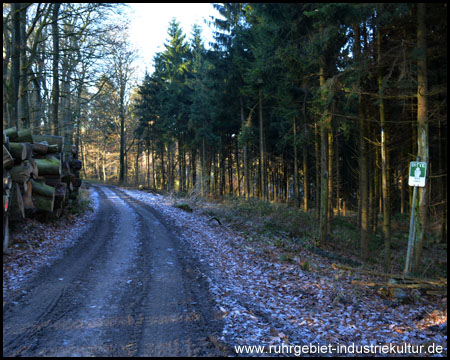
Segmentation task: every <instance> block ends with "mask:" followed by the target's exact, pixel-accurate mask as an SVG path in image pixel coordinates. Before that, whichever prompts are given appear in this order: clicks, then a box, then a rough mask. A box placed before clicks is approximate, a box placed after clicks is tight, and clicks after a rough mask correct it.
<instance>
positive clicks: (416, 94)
mask: <svg viewBox="0 0 450 360" xmlns="http://www.w3.org/2000/svg"><path fill="white" fill-rule="evenodd" d="M214 6H215V7H216V9H217V10H218V11H219V12H220V13H221V15H222V16H223V18H224V19H210V21H211V24H210V25H211V26H213V27H214V28H215V30H216V33H215V42H214V43H213V44H208V46H205V44H204V42H203V39H202V34H201V30H200V28H199V27H198V26H194V27H193V29H192V31H191V33H190V37H189V38H187V35H186V34H185V33H183V31H182V29H181V27H180V25H179V23H178V22H177V21H176V19H174V20H173V21H172V22H171V23H170V24H169V30H168V37H167V42H166V43H165V45H164V50H163V51H161V52H160V53H157V54H156V56H155V57H154V59H147V60H148V62H149V63H150V62H152V63H153V65H154V68H155V71H154V72H153V73H151V74H149V73H147V74H146V75H145V78H144V80H143V81H142V82H141V83H139V84H135V83H134V82H133V79H134V76H135V75H136V74H135V73H134V72H135V70H134V62H135V60H136V57H137V53H136V51H134V50H133V49H131V47H130V46H129V41H128V40H127V36H126V28H127V24H126V20H124V18H126V16H123V14H124V13H122V12H123V11H124V10H125V8H124V6H123V5H118V4H97V3H90V4H81V3H51V4H44V3H39V4H38V3H7V4H5V3H4V4H3V128H4V129H5V128H7V127H12V126H16V127H17V128H18V129H23V128H32V129H33V133H35V134H39V133H47V134H53V135H60V136H64V137H65V141H66V143H73V144H75V145H77V146H78V149H79V153H80V159H81V160H82V161H83V164H84V166H83V175H84V177H85V178H89V179H97V180H100V181H103V182H115V183H119V184H122V185H126V184H134V185H145V186H147V187H150V188H154V189H158V190H164V191H167V192H173V191H175V192H177V193H179V194H193V193H196V194H199V195H202V196H210V197H218V196H219V197H221V196H234V197H241V198H244V199H250V198H258V199H261V200H263V201H271V202H285V203H288V204H290V205H291V206H294V207H296V208H298V209H299V210H298V211H304V212H308V213H313V214H315V215H316V216H315V219H316V220H317V228H318V235H317V243H318V244H319V245H320V246H326V245H327V243H329V242H330V241H332V239H333V228H332V224H333V218H334V217H336V216H340V215H346V214H350V213H352V214H356V217H357V220H356V222H357V226H358V229H359V231H360V238H359V244H358V245H359V251H360V257H361V259H363V260H367V258H368V257H369V255H370V251H371V250H370V249H371V248H370V239H371V238H372V236H373V235H374V234H376V233H377V232H379V233H380V234H381V236H382V239H383V242H384V247H383V248H384V255H383V257H384V268H385V270H386V271H389V270H390V269H391V264H390V262H391V259H392V256H391V226H392V225H391V219H392V217H393V216H394V215H395V214H399V213H400V214H406V213H409V212H410V210H411V204H412V187H409V186H408V166H409V162H410V161H415V160H416V159H417V157H418V156H419V157H420V159H421V161H425V162H427V164H428V165H427V183H426V186H425V187H423V188H419V191H418V196H417V199H418V200H417V211H416V222H415V223H416V232H415V236H416V242H415V248H414V255H415V258H414V262H413V267H414V269H415V270H417V269H419V268H420V265H421V255H422V248H423V245H424V243H426V242H430V241H438V242H439V241H440V242H443V243H446V241H447V234H446V231H447V214H446V212H447V4H446V3H427V4H417V3H386V4H356V3H351V4H343V3H337V4H333V3H329V4H327V3H320V4H317V3H310V4H300V3H296V4H268V3H264V4H257V3H251V4H245V3H225V4H215V5H214ZM148 36H151V34H149V35H148ZM436 229H437V230H439V231H440V235H439V237H438V238H437V239H436V238H432V237H431V236H429V234H430V233H431V231H436Z"/></svg>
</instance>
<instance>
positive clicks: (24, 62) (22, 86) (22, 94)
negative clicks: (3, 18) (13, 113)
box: [18, 6, 30, 129]
mask: <svg viewBox="0 0 450 360" xmlns="http://www.w3.org/2000/svg"><path fill="white" fill-rule="evenodd" d="M26 9H27V7H26V6H23V8H22V10H21V11H20V16H19V19H20V31H19V34H20V76H19V99H18V114H19V122H20V126H21V127H22V129H28V128H29V127H30V112H29V108H28V76H27V72H28V67H29V65H28V59H27V56H26V41H27V38H26V31H25V23H26V12H27V10H26Z"/></svg>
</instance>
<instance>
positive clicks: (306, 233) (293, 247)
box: [170, 192, 447, 278]
mask: <svg viewBox="0 0 450 360" xmlns="http://www.w3.org/2000/svg"><path fill="white" fill-rule="evenodd" d="M170 196H171V197H172V198H173V200H174V206H176V207H179V208H181V209H183V210H184V211H190V210H192V209H194V210H198V211H200V212H202V213H203V214H205V215H207V216H210V217H215V218H217V219H219V220H220V222H221V223H222V224H226V226H228V227H230V228H232V229H233V230H236V231H239V232H240V233H241V234H242V235H243V236H244V238H245V239H246V242H247V243H248V244H249V245H250V246H253V247H260V248H261V249H262V252H263V253H266V254H270V251H268V250H267V249H263V248H264V247H267V246H269V247H272V248H276V249H278V250H279V251H280V252H281V255H280V256H279V260H280V261H281V262H291V261H292V260H293V258H294V257H295V254H297V253H299V252H300V251H301V250H304V249H306V250H309V251H312V252H314V253H317V254H319V255H321V256H326V257H328V258H330V259H331V260H332V261H337V262H341V263H344V264H347V265H350V266H354V267H359V266H361V265H363V266H364V267H365V268H367V269H373V270H376V271H383V250H384V241H383V239H382V236H381V228H379V229H378V231H377V232H376V233H375V234H372V235H371V238H370V244H369V245H370V254H371V256H370V258H369V260H368V261H367V262H366V263H365V264H363V263H362V261H361V259H360V249H359V239H360V230H359V227H358V225H357V219H356V215H355V214H354V213H351V212H350V213H349V212H348V213H347V216H342V215H341V216H337V215H335V216H334V217H333V220H332V235H331V237H330V238H329V239H328V243H327V244H326V245H324V244H319V243H318V241H317V239H318V229H319V222H318V218H317V213H316V212H315V211H314V210H311V211H308V212H305V211H303V210H301V209H298V208H294V207H293V206H291V205H288V204H283V203H275V202H268V201H261V200H259V199H254V198H250V199H248V200H245V199H243V198H236V197H229V196H228V197H227V196H224V197H217V198H213V199H208V200H205V199H202V198H201V197H200V196H199V195H198V193H196V192H191V193H187V194H186V193H184V194H176V193H171V194H170ZM378 220H379V221H378V224H380V226H381V223H382V219H378ZM408 231H409V215H408V214H398V215H395V216H393V219H392V228H391V236H392V238H391V254H392V257H391V264H392V265H391V269H390V272H391V273H397V274H400V273H402V272H403V267H404V264H405V257H406V249H407V243H408ZM436 236H437V235H436V234H435V233H434V232H430V233H429V234H427V239H428V240H429V241H428V242H427V244H426V245H425V246H424V249H423V267H422V271H421V273H419V274H414V275H416V276H418V277H422V278H423V277H430V278H437V277H447V256H446V253H447V244H440V243H437V242H436V240H435V238H436Z"/></svg>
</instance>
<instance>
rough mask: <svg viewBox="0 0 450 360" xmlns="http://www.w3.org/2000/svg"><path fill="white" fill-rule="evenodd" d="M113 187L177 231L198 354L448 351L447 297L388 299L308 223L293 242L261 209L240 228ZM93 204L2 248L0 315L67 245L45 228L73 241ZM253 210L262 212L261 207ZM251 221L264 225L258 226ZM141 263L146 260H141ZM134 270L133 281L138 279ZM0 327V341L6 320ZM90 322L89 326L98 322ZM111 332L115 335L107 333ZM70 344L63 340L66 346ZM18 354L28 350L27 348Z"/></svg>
mask: <svg viewBox="0 0 450 360" xmlns="http://www.w3.org/2000/svg"><path fill="white" fill-rule="evenodd" d="M102 188H103V187H102ZM114 193H115V194H116V195H117V196H118V197H120V198H121V199H122V200H123V201H127V202H128V201H129V200H125V199H131V198H132V199H135V200H137V203H136V204H135V205H133V206H140V207H142V206H143V205H144V204H145V205H147V206H148V207H149V208H151V209H153V212H155V213H157V214H160V215H159V216H160V217H161V219H160V220H162V221H163V222H164V223H166V224H167V227H168V228H170V230H171V232H173V234H174V237H175V238H176V239H177V240H176V241H177V243H178V241H179V244H180V245H179V247H177V249H180V250H179V251H178V250H177V251H176V256H175V257H174V258H173V259H171V260H170V261H169V262H172V263H177V262H179V263H180V269H186V267H187V264H191V266H192V270H191V273H192V274H195V275H192V276H194V280H193V281H191V283H193V282H197V283H198V284H199V285H200V286H199V289H200V290H198V291H196V292H195V294H196V296H195V298H196V299H197V300H195V301H192V303H193V304H192V303H191V304H190V306H192V307H194V309H196V311H195V312H194V313H197V314H201V315H202V317H201V318H202V319H203V321H204V323H203V327H205V328H206V329H207V332H209V333H208V334H207V335H205V334H206V333H203V335H202V336H203V338H204V343H205V344H204V346H206V348H207V349H209V350H208V351H209V352H208V351H206V352H203V353H201V354H210V355H213V356H214V355H216V354H222V355H223V354H225V355H231V356H233V355H245V356H261V355H267V356H280V355H296V356H298V355H312V356H352V355H361V353H360V352H361V351H362V354H363V355H367V356H373V355H375V356H402V355H403V356H415V355H419V356H446V355H447V298H446V295H445V296H428V295H424V294H423V293H420V292H419V291H418V290H409V291H407V292H406V294H405V295H406V296H404V297H402V299H399V298H392V297H391V296H390V295H389V293H388V292H387V291H385V290H383V289H379V288H373V287H367V286H357V285H352V280H360V281H365V280H373V279H374V278H373V276H368V275H364V274H358V273H354V272H349V271H345V270H341V269H334V268H333V267H332V266H331V265H332V263H345V264H347V265H348V264H350V265H352V266H357V264H358V263H357V258H351V257H343V256H340V255H332V254H331V253H330V252H324V251H316V248H315V247H313V246H310V244H309V243H308V242H307V241H306V236H307V234H308V233H307V231H305V232H304V238H303V239H302V238H300V240H297V241H291V242H289V241H287V240H286V237H283V236H282V234H281V235H280V232H275V231H274V229H273V227H274V224H275V223H276V222H271V221H269V220H267V217H265V218H264V217H263V216H261V217H260V218H261V219H262V218H264V219H266V220H264V221H262V222H261V224H255V223H254V221H253V220H249V218H246V217H245V216H244V215H243V214H242V213H241V214H240V215H239V216H238V217H239V219H240V222H239V224H238V225H239V226H236V224H237V223H238V221H237V220H236V219H233V218H231V217H227V216H226V215H225V214H226V213H225V212H224V211H223V207H221V205H220V204H218V203H217V202H211V203H205V202H200V201H199V200H196V201H194V202H190V203H189V204H187V203H185V202H184V201H181V200H180V199H177V198H174V197H173V196H172V197H171V196H161V195H158V194H152V193H147V192H144V191H137V190H122V191H119V190H117V189H115V188H114ZM95 194H96V191H92V195H91V196H92V199H93V204H94V206H93V208H94V209H98V202H99V198H98V196H96V195H95ZM96 204H97V205H96ZM130 206H132V205H130ZM252 206H253V211H255V210H258V209H256V208H255V206H256V205H255V204H252ZM95 211H96V210H94V215H93V216H89V214H87V215H85V217H84V218H83V217H82V218H79V219H78V220H74V223H72V224H69V225H67V226H63V225H61V226H60V228H58V229H56V230H55V233H56V234H59V235H56V234H55V235H47V230H45V231H43V230H39V229H38V228H39V227H40V226H41V225H40V224H39V226H38V224H36V225H35V228H34V229H33V231H34V234H35V235H34V236H35V237H36V236H38V238H37V239H35V240H30V238H28V240H27V241H25V240H24V239H27V236H24V234H22V236H20V238H21V240H20V241H18V242H17V245H19V246H17V247H13V248H12V249H11V253H10V255H8V256H6V257H5V256H4V263H3V274H4V275H3V277H4V282H3V295H4V302H3V309H4V318H5V309H6V315H8V313H9V311H12V310H10V309H11V308H13V305H16V304H15V303H17V304H18V305H19V306H23V305H22V302H23V300H22V297H25V298H26V296H27V295H28V290H27V289H26V288H24V287H23V286H22V285H21V284H22V283H24V282H25V280H26V279H28V278H29V277H31V278H32V277H33V276H35V275H33V274H36V271H35V270H34V269H36V268H39V267H40V266H39V264H38V263H39V262H42V263H46V262H47V261H48V262H51V261H53V260H47V259H49V258H50V257H51V256H52V257H54V256H55V255H54V254H53V253H54V252H55V251H56V250H55V248H57V247H59V246H63V245H58V246H54V242H52V243H51V244H52V245H51V246H47V245H46V241H47V240H45V239H44V241H41V240H40V239H39V236H41V237H42V236H43V235H44V234H46V237H47V238H52V239H56V241H55V242H58V243H65V242H67V243H68V244H69V243H70V242H71V241H72V240H70V239H73V238H76V236H77V235H76V234H74V232H75V233H77V230H76V229H82V228H83V227H84V228H85V227H87V226H88V224H89V222H90V221H92V218H94V217H97V216H98V214H95ZM258 211H261V214H262V212H263V211H264V209H259V210H258ZM139 213H140V211H139ZM279 213H281V211H280V212H279ZM148 216H150V215H148ZM127 221H128V222H130V221H131V220H127ZM311 224H313V222H311V221H305V223H304V224H300V225H299V224H296V226H297V227H299V226H300V227H302V226H303V227H304V228H305V229H306V228H308V227H311V226H312V225H311ZM42 226H43V227H44V228H45V229H47V228H48V226H47V225H42ZM255 227H257V228H260V229H261V230H264V231H260V232H257V231H254V228H255ZM73 229H75V230H73ZM24 231H25V230H24ZM80 231H81V230H80ZM130 231H131V230H130ZM151 231H153V230H151ZM36 234H41V235H36ZM13 236H14V234H13ZM58 239H59V240H58ZM48 241H50V240H48ZM27 242H28V244H27ZM38 244H39V245H40V246H38ZM65 246H69V245H65ZM161 246H163V245H162V244H161ZM164 246H167V245H164ZM173 248H175V245H174V247H173ZM294 248H295V251H293V250H294ZM45 249H49V250H45ZM133 249H134V248H133V246H130V249H127V250H130V251H131V252H133V251H136V250H135V249H134V250H133ZM166 250H167V249H166ZM47 251H48V253H47ZM61 251H62V252H64V250H61ZM149 253H151V252H150V250H149ZM164 253H170V252H167V251H166V252H164ZM50 254H51V255H50ZM130 256H131V255H130ZM38 259H39V260H38ZM183 259H184V260H183ZM139 264H142V266H144V267H145V266H147V265H148V266H150V265H149V264H143V263H142V261H141V262H139ZM124 266H128V265H124ZM27 272H28V275H26V273H27ZM136 276H137V278H136V279H131V280H136V282H139V280H138V277H139V276H138V275H136ZM61 281H63V280H61ZM109 281H111V280H109ZM88 283H89V281H88ZM190 288H192V286H191V287H190ZM104 291H106V290H104ZM199 291H200V292H199ZM201 294H203V297H204V298H205V299H210V300H211V301H212V302H213V305H211V306H212V308H208V309H204V308H205V306H206V307H209V306H210V305H207V304H205V303H204V302H203V303H202V301H200V300H198V299H199V298H200V299H201V298H202V296H201ZM5 295H6V300H5ZM13 295H14V296H13ZM180 301H181V300H180ZM208 301H209V300H208ZM197 302H198V304H197ZM208 304H209V303H208ZM121 306H125V305H121ZM119 308H120V306H119ZM154 311H157V310H154ZM95 314H96V313H95V310H89V311H85V312H84V313H83V314H81V313H80V314H79V313H76V312H74V313H73V314H72V318H74V319H76V317H77V316H81V315H83V317H85V316H88V317H89V316H90V317H92V316H94V315H95ZM97 315H98V314H97ZM123 315H125V314H122V315H121V316H122V318H123ZM128 315H129V314H128ZM126 316H127V315H126ZM208 324H209V325H208ZM98 327H101V326H98ZM219 327H220V329H219ZM3 329H4V339H5V321H4V327H3ZM92 329H93V330H92V332H94V330H95V329H96V327H94V326H93V327H92ZM218 329H219V330H218ZM97 330H98V329H97ZM6 334H7V335H8V329H6ZM91 335H92V334H91ZM108 336H113V335H111V333H108ZM14 341H15V340H14ZM14 341H10V342H9V344H13V343H14ZM66 341H68V339H66ZM69 343H70V341H68V342H67V343H66V344H64V343H63V344H64V345H65V346H66V345H67V346H68V345H69ZM199 343H200V342H197V345H198V344H199ZM211 343H213V345H214V349H212V348H211ZM5 344H6V347H7V350H8V346H10V349H15V350H14V351H16V352H17V351H18V350H17V349H18V348H17V347H14V346H12V345H8V342H5V341H4V353H5ZM119 344H122V342H119ZM130 344H131V345H130ZM130 344H127V345H124V346H125V347H123V348H122V350H123V349H128V350H129V352H128V353H129V354H139V353H140V352H139V348H138V349H135V346H136V345H134V343H133V342H130ZM128 345H129V347H128V348H126V346H128ZM72 349H73V348H72ZM213 350H214V351H216V352H214V351H213ZM14 351H12V353H14ZM133 351H135V352H133ZM358 352H359V354H358ZM10 353H11V352H10ZM122 353H123V352H122ZM21 354H27V350H26V349H25V351H24V352H23V353H21ZM32 354H37V353H36V352H32ZM65 354H67V352H66V353H65ZM110 354H113V355H118V354H119V352H113V353H110Z"/></svg>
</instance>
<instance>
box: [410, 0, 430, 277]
mask: <svg viewBox="0 0 450 360" xmlns="http://www.w3.org/2000/svg"><path fill="white" fill-rule="evenodd" d="M425 16H426V4H425V3H418V4H417V22H418V27H417V45H418V46H417V47H418V48H419V55H418V59H417V152H418V154H417V155H418V156H420V161H423V162H426V163H427V164H428V165H427V166H428V171H430V169H429V168H430V164H429V149H428V147H429V145H428V113H427V112H428V103H427V96H428V77H427V55H426V50H427V42H426V36H427V31H426V24H425ZM428 183H429V181H428ZM417 204H418V211H417V212H416V214H417V216H416V222H415V223H416V249H415V251H414V254H415V259H414V267H413V269H414V271H418V270H419V268H420V260H421V256H422V246H423V241H424V233H425V228H426V225H427V187H426V186H425V187H420V188H419V189H418V192H417Z"/></svg>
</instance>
